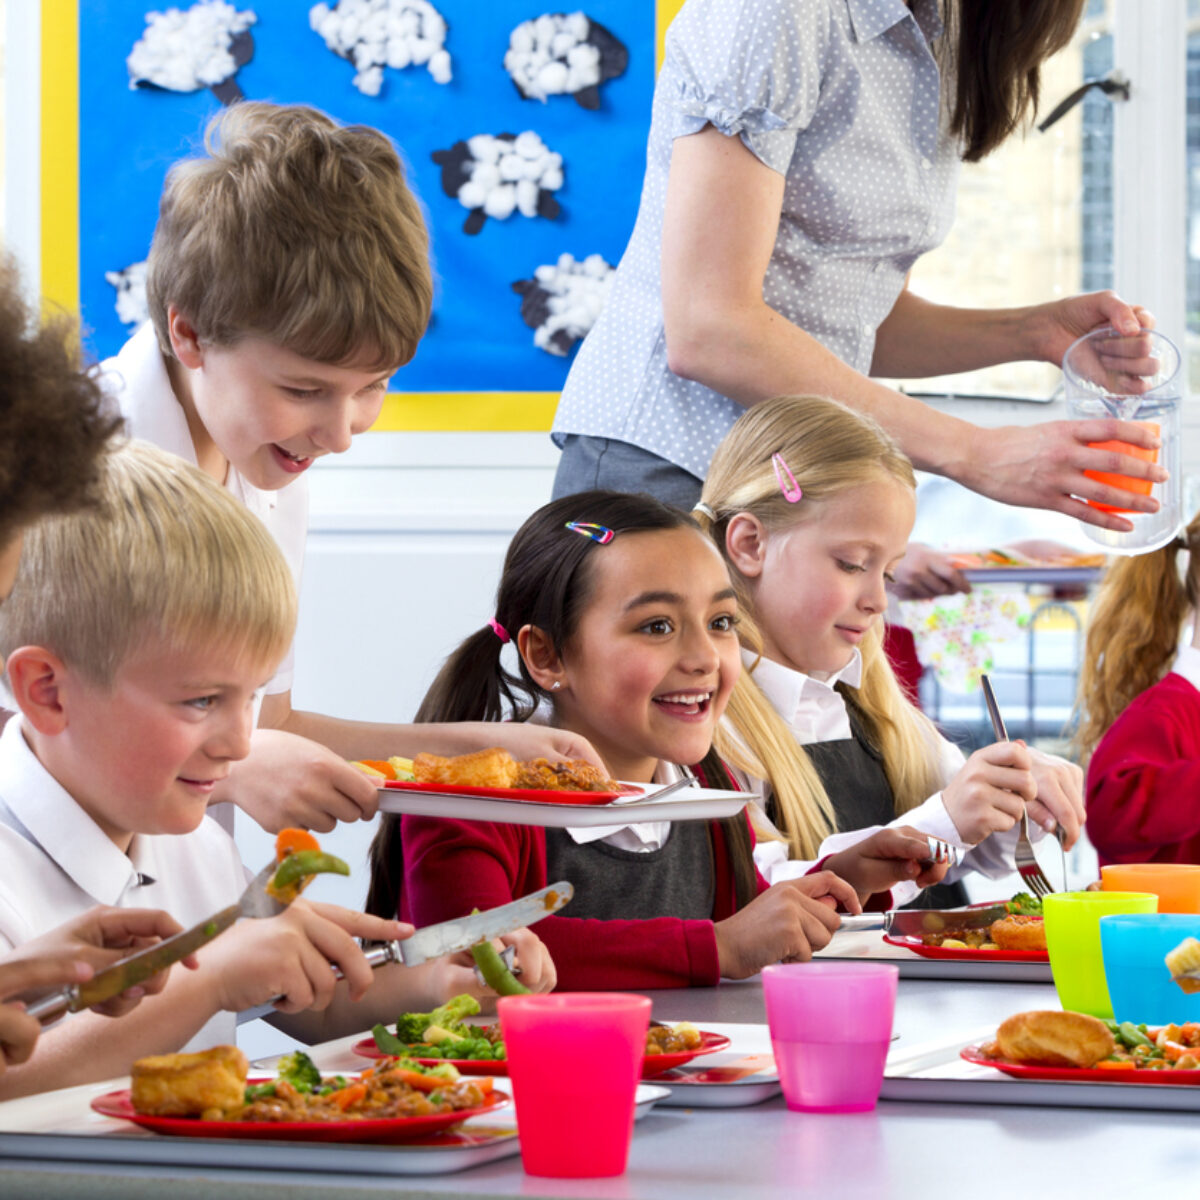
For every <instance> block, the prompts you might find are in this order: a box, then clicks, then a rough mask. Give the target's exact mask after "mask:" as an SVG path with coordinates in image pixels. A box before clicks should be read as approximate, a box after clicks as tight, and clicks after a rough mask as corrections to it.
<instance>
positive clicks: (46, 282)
mask: <svg viewBox="0 0 1200 1200" xmlns="http://www.w3.org/2000/svg"><path fill="white" fill-rule="evenodd" d="M11 2H12V0H10V3H11ZM41 63H42V94H41V112H42V145H41V189H42V202H41V209H42V238H41V241H42V244H41V247H40V252H41V289H42V296H43V297H44V298H45V300H46V302H47V303H49V304H53V305H59V306H61V307H62V308H65V309H67V310H68V311H69V312H78V311H79V10H78V4H77V0H42V46H41Z"/></svg>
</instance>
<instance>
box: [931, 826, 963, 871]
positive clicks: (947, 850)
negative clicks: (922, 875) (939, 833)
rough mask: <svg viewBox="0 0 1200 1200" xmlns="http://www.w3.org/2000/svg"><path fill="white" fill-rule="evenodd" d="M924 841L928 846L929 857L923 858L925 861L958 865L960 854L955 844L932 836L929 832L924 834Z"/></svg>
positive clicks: (935, 863) (934, 863)
mask: <svg viewBox="0 0 1200 1200" xmlns="http://www.w3.org/2000/svg"><path fill="white" fill-rule="evenodd" d="M925 842H926V844H927V845H928V846H929V857H928V858H927V859H926V860H925V861H926V862H928V863H932V864H933V865H935V866H936V865H937V864H938V863H946V864H947V865H948V866H951V867H956V866H958V864H959V860H960V857H961V854H960V851H959V849H958V847H957V846H954V845H951V844H950V843H949V842H944V841H942V839H941V838H936V837H933V836H932V835H931V834H926V835H925Z"/></svg>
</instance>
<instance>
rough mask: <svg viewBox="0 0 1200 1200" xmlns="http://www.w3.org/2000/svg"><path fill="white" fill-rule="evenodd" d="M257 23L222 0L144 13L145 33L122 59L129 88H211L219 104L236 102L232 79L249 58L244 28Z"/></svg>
mask: <svg viewBox="0 0 1200 1200" xmlns="http://www.w3.org/2000/svg"><path fill="white" fill-rule="evenodd" d="M257 20H258V17H257V16H256V15H255V14H254V13H253V12H251V11H249V10H246V11H244V12H238V10H237V9H236V8H234V6H233V5H232V4H227V3H226V2H225V0H199V3H197V4H193V5H192V7H191V8H188V9H183V10H181V9H178V8H169V9H167V11H166V12H148V13H146V32H145V33H143V34H142V36H141V37H140V38H139V39H138V41H137V42H136V43H135V44H134V47H133V49H132V50H131V51H130V52H129V57H128V58H126V60H125V65H126V66H127V67H128V68H129V86H130V87H131V88H158V89H159V90H161V91H166V92H198V91H200V90H201V89H203V88H212V91H213V95H215V96H216V97H217V99H218V100H220V101H221V103H222V104H233V103H234V101H236V100H241V99H242V89H241V88H240V87H238V85H237V80H236V79H235V78H234V76H235V75H237V73H238V70H239V69H240V68H241V67H244V66H245V65H246V64H247V63H248V62H249V61H250V59H251V58H252V57H253V56H254V38H253V36H252V35H251V33H250V26H251V25H253V24H254V23H255V21H257Z"/></svg>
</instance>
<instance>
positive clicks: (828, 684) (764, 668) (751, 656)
mask: <svg viewBox="0 0 1200 1200" xmlns="http://www.w3.org/2000/svg"><path fill="white" fill-rule="evenodd" d="M742 665H743V666H744V667H745V668H746V670H747V671H749V672H750V673H751V674H752V675H753V677H754V682H755V683H757V684H758V686H759V687H760V688H761V689H762V691H763V694H764V695H765V696H766V697H767V699H768V700H769V701H770V702H771V707H772V708H774V709H775V711H776V712H777V713H780V714H781V715H783V716H785V717H786V718H788V719H789V720H790V718H791V714H792V713H794V712H795V711H796V710H797V709H798V708H799V707H800V704H801V702H802V701H804V700H811V701H813V702H816V703H820V702H821V700H822V699H827V698H828V697H829V696H830V695H834V696H836V695H837V693H836V691H835V690H834V686H833V685H834V684H835V683H845V684H848V685H849V686H850V687H853V688H856V687H858V686H859V685H860V684H861V683H862V655H861V654H860V653H859V650H858V647H857V646H855V647H854V649H853V651H852V653H851V657H850V661H849V662H848V663H847V664H846V665H845V666H844V667H843V668H842V669H841V670H840V671H835V672H834V673H833V674H832V675H830V676H829V678H828V679H814V678H813V677H812V676H811V675H806V674H805V673H804V672H803V671H797V670H796V669H795V668H794V667H786V666H784V665H783V663H778V662H775V661H774V660H773V659H770V658H759V657H758V655H756V654H755V653H754V652H753V651H750V650H743V651H742ZM839 699H840V698H839Z"/></svg>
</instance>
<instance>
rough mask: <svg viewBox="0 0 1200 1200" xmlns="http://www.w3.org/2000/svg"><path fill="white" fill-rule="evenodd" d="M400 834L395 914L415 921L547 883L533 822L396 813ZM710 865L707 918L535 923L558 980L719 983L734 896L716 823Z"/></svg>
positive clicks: (762, 885) (568, 984)
mask: <svg viewBox="0 0 1200 1200" xmlns="http://www.w3.org/2000/svg"><path fill="white" fill-rule="evenodd" d="M743 812H744V810H743ZM746 819H747V823H748V818H746ZM753 836H754V835H753V831H752V832H751V838H752V839H753ZM401 842H402V845H403V848H404V891H403V894H402V896H401V901H400V917H401V919H402V920H405V921H412V922H413V924H415V925H417V926H418V927H420V926H422V925H431V924H433V923H434V922H436V921H448V920H453V919H454V918H456V917H461V916H462V915H463V914H464V913H469V912H470V911H471V910H472V909H473V908H480V909H485V908H492V907H493V906H495V905H497V904H505V903H507V902H508V901H509V900H513V899H516V898H517V897H518V896H524V895H526V894H527V893H529V892H532V891H536V890H537V889H538V888H542V887H545V886H546V885H547V884H548V883H550V882H551V881H550V880H549V879H547V878H546V831H545V830H544V829H541V828H539V827H537V826H528V825H498V824H495V823H492V822H483V821H452V820H448V819H443V818H438V817H412V816H406V817H403V818H402V819H401ZM713 870H714V873H715V879H714V884H715V887H714V900H713V915H712V920H711V921H697V920H687V921H685V920H682V919H681V918H679V917H652V918H649V919H647V920H631V921H601V920H595V919H591V918H580V917H545V918H543V919H542V920H541V921H539V922H538V923H537V927H536V932H537V935H538V936H539V937H540V938H541V939H542V941H543V942H545V943H546V947H547V949H549V951H550V954H551V956H552V957H553V959H554V965H555V966H556V967H557V969H558V986H559V988H560V989H561V990H562V991H613V990H622V989H634V990H645V989H649V988H670V987H712V986H714V985H715V984H717V983H718V982H719V981H720V969H719V966H718V963H717V940H716V935H715V933H714V931H713V922H715V921H723V920H724V919H725V918H726V917H730V916H732V915H733V913H734V912H735V911H736V900H735V895H734V885H733V874H732V872H731V870H730V862H729V855H728V853H727V851H726V849H725V838H724V834H723V833H722V831H721V828H720V825H719V824H717V823H715V822H714V824H713ZM755 874H756V876H757V878H758V891H759V892H763V891H765V890H766V888H767V881H766V880H765V879H763V877H762V876H761V875H758V872H757V871H756V872H755Z"/></svg>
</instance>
